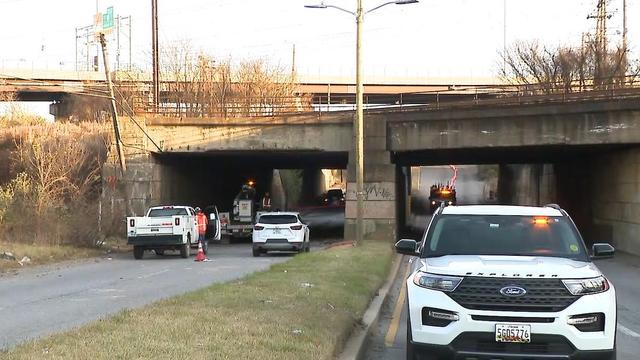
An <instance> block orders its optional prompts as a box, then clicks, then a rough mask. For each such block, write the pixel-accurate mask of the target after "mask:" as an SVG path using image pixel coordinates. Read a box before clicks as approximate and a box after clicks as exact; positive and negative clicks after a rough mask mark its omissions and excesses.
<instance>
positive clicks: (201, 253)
mask: <svg viewBox="0 0 640 360" xmlns="http://www.w3.org/2000/svg"><path fill="white" fill-rule="evenodd" d="M205 260H207V257H206V256H204V250H202V242H201V241H198V255H196V259H195V260H194V261H205Z"/></svg>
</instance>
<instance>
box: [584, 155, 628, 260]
mask: <svg viewBox="0 0 640 360" xmlns="http://www.w3.org/2000/svg"><path fill="white" fill-rule="evenodd" d="M590 170H591V174H592V182H591V185H592V188H591V191H590V192H591V194H592V195H591V196H592V199H593V200H592V203H593V221H594V223H595V225H596V226H597V230H596V231H597V233H598V237H599V239H600V240H599V241H603V242H608V241H611V242H612V243H613V244H614V245H615V246H616V248H618V249H620V250H623V251H626V252H629V253H632V254H636V255H640V149H630V150H624V151H619V152H615V153H611V154H608V155H604V156H599V157H597V158H596V159H595V161H593V162H592V164H591V168H590Z"/></svg>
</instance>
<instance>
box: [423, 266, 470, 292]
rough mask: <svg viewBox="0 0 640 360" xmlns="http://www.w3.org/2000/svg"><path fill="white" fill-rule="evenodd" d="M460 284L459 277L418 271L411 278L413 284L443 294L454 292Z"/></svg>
mask: <svg viewBox="0 0 640 360" xmlns="http://www.w3.org/2000/svg"><path fill="white" fill-rule="evenodd" d="M460 282H462V278H461V277H457V276H445V275H436V274H429V273H426V272H422V271H418V272H417V273H416V274H415V275H414V276H413V283H414V284H416V285H418V286H420V287H423V288H426V289H431V290H438V291H444V292H451V291H453V290H455V289H456V288H457V287H458V285H460Z"/></svg>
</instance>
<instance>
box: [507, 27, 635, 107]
mask: <svg viewBox="0 0 640 360" xmlns="http://www.w3.org/2000/svg"><path fill="white" fill-rule="evenodd" d="M601 52H602V51H601V50H599V47H598V46H597V44H596V42H595V41H594V40H593V39H589V38H585V39H584V41H583V44H582V46H580V47H578V48H574V47H568V46H561V47H556V48H551V47H547V46H543V45H540V44H539V43H538V42H537V41H531V42H516V43H515V44H513V45H512V46H511V47H510V48H509V49H508V50H507V51H506V53H503V54H501V57H502V60H503V61H504V63H505V64H506V65H507V66H506V67H505V68H503V69H502V70H501V72H500V76H501V77H502V78H503V80H504V81H506V82H509V83H512V84H515V85H524V91H526V92H529V93H544V94H553V93H571V92H579V91H585V90H591V89H594V90H606V89H611V88H621V87H625V86H628V85H630V84H632V83H633V82H634V81H635V79H636V78H637V77H638V74H639V73H638V67H637V66H634V64H631V65H630V64H629V63H628V62H627V60H626V59H627V51H626V49H624V48H623V47H622V46H618V47H617V48H616V49H615V50H613V51H609V52H607V53H605V54H602V53H601ZM636 64H637V63H636Z"/></svg>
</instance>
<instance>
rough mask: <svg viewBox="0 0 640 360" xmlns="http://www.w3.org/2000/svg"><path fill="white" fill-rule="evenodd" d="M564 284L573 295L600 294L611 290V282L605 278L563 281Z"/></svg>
mask: <svg viewBox="0 0 640 360" xmlns="http://www.w3.org/2000/svg"><path fill="white" fill-rule="evenodd" d="M562 282H563V283H564V286H566V287H567V290H569V292H570V293H571V294H573V295H590V294H598V293H601V292H605V291H607V290H609V282H608V281H607V279H606V278H605V277H604V276H598V277H596V278H591V279H578V280H562Z"/></svg>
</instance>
